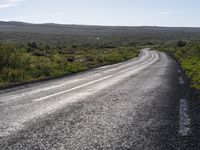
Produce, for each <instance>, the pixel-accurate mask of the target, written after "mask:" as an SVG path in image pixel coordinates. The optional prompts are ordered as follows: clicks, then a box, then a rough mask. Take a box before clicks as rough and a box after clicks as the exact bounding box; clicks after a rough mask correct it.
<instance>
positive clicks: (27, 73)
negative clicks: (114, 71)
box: [0, 42, 139, 87]
mask: <svg viewBox="0 0 200 150" xmlns="http://www.w3.org/2000/svg"><path fill="white" fill-rule="evenodd" d="M138 53H139V51H138V50H137V49H136V48H133V47H127V46H126V47H117V48H116V47H113V46H107V45H101V46H97V47H95V46H93V47H91V46H87V47H86V46H82V47H79V46H76V45H73V46H71V47H70V48H69V46H68V45H67V46H66V45H64V44H59V45H57V46H52V45H46V44H37V43H35V42H32V43H27V44H21V45H20V44H14V43H12V44H11V43H10V44H8V43H6V44H5V43H4V44H3V43H1V44H0V60H1V61H0V87H4V86H8V85H12V84H17V83H23V82H30V81H35V80H41V79H46V78H54V77H59V76H63V75H68V74H72V73H76V72H80V71H83V70H86V69H90V68H94V67H98V66H102V65H107V64H113V63H117V62H122V61H125V60H128V59H131V58H133V57H136V56H137V55H138Z"/></svg>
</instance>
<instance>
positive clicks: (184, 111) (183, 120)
mask: <svg viewBox="0 0 200 150" xmlns="http://www.w3.org/2000/svg"><path fill="white" fill-rule="evenodd" d="M190 121H191V120H190V117H189V115H188V105H187V102H186V99H181V100H180V110H179V134H180V135H181V136H188V135H189V134H190V133H191V129H190V125H191V124H190Z"/></svg>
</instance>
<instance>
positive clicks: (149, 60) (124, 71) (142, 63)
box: [120, 52, 153, 73]
mask: <svg viewBox="0 0 200 150" xmlns="http://www.w3.org/2000/svg"><path fill="white" fill-rule="evenodd" d="M150 53H151V58H150V59H148V60H147V61H145V62H143V63H141V64H138V65H135V66H134V67H131V68H128V69H125V70H123V71H121V72H120V73H124V72H127V71H129V70H132V69H134V68H137V67H138V66H141V65H144V64H146V63H148V62H149V61H151V60H152V59H153V54H152V52H150Z"/></svg>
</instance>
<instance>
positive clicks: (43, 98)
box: [33, 52, 153, 102]
mask: <svg viewBox="0 0 200 150" xmlns="http://www.w3.org/2000/svg"><path fill="white" fill-rule="evenodd" d="M150 53H151V58H150V59H149V60H147V61H146V62H143V63H142V64H140V65H143V64H146V63H148V62H149V61H151V60H152V59H153V53H152V52H150ZM140 65H136V66H134V67H131V68H129V69H126V70H124V71H121V72H119V73H124V72H127V71H129V70H131V69H134V68H136V67H138V66H140ZM112 76H113V75H109V76H106V77H104V78H101V79H97V80H94V81H91V82H88V83H86V84H83V85H80V86H77V87H74V88H72V89H68V90H65V91H62V92H58V93H55V94H52V95H48V96H45V97H42V98H39V99H35V100H33V102H38V101H42V100H45V99H48V98H51V97H54V96H58V95H61V94H64V93H68V92H71V91H74V90H77V89H80V88H82V87H85V86H88V85H91V84H94V83H96V82H99V81H102V80H105V79H108V78H110V77H112Z"/></svg>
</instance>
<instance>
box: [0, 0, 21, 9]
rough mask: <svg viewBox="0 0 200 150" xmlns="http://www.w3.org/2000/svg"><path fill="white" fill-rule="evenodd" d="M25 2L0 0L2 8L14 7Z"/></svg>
mask: <svg viewBox="0 0 200 150" xmlns="http://www.w3.org/2000/svg"><path fill="white" fill-rule="evenodd" d="M21 1H23V0H0V8H8V7H14V6H16V5H17V4H18V3H19V2H21Z"/></svg>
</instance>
